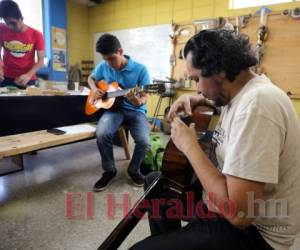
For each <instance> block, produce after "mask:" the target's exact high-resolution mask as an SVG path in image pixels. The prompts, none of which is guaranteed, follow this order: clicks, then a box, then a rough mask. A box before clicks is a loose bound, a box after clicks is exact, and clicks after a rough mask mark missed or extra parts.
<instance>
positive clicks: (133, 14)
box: [68, 0, 300, 117]
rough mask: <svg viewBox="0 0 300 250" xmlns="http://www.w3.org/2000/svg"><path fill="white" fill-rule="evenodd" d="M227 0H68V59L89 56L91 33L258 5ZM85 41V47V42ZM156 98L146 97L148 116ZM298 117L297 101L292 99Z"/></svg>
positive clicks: (282, 6) (236, 12)
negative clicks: (80, 1) (93, 1)
mask: <svg viewBox="0 0 300 250" xmlns="http://www.w3.org/2000/svg"><path fill="white" fill-rule="evenodd" d="M228 1H229V0H106V1H105V3H104V4H99V5H97V6H95V7H92V8H87V7H83V6H79V5H77V4H74V3H70V0H68V27H69V29H68V38H69V39H68V47H69V62H70V63H73V62H76V61H80V60H82V59H87V58H88V59H92V58H93V51H94V48H93V47H92V46H93V45H92V44H93V36H94V33H98V32H105V31H112V30H120V29H128V28H134V27H142V26H147V25H156V24H165V23H170V22H171V20H173V21H174V22H182V21H192V20H197V19H205V18H211V17H218V16H236V15H241V14H248V13H254V12H255V11H256V10H257V9H259V7H256V8H248V9H241V10H229V8H228V6H229V3H228ZM299 5H300V3H299V2H298V3H297V2H294V3H289V4H277V5H272V6H270V8H271V9H272V10H274V11H278V10H283V9H289V8H294V7H297V6H299ZM88 43H89V46H88V45H87V44H88ZM156 102H157V97H155V96H151V98H150V100H149V105H148V106H149V113H148V114H149V115H150V116H151V115H152V114H153V109H154V107H155V104H156ZM294 103H295V106H296V109H297V112H298V114H299V117H300V101H294Z"/></svg>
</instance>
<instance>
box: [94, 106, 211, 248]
mask: <svg viewBox="0 0 300 250" xmlns="http://www.w3.org/2000/svg"><path fill="white" fill-rule="evenodd" d="M214 114H215V109H213V108H212V107H208V106H199V107H197V108H196V109H195V110H194V111H193V114H192V116H190V117H185V118H183V121H184V122H185V123H186V124H187V125H188V124H189V123H192V122H193V123H195V125H196V126H195V129H196V132H197V135H198V137H199V138H198V139H199V143H200V145H201V147H202V149H203V150H204V152H205V153H206V154H209V153H210V149H211V146H210V142H211V140H210V139H208V138H207V136H206V131H207V129H208V126H209V123H210V121H211V118H212V116H213V115H214ZM193 183H194V172H193V168H192V166H191V164H190V163H189V161H188V159H187V158H186V157H185V155H184V154H183V153H182V152H181V151H179V150H178V149H177V147H176V146H175V144H174V143H173V141H172V139H170V140H169V142H168V144H167V146H166V149H165V153H164V157H163V166H162V170H161V174H160V175H159V176H158V177H157V178H156V179H155V180H154V182H153V183H152V184H151V185H150V186H149V187H148V188H147V190H146V191H145V193H144V194H143V195H142V197H141V198H140V199H139V200H138V201H137V202H136V203H135V205H134V206H133V208H132V209H131V210H130V211H129V212H128V214H127V215H126V216H125V217H124V218H123V219H122V220H121V222H120V223H119V224H118V225H117V226H116V227H115V229H114V230H113V231H112V232H111V233H110V235H109V236H108V237H107V238H106V239H105V240H104V242H103V243H102V244H101V245H100V247H99V248H98V250H116V249H118V247H119V246H120V245H121V244H122V242H123V241H124V240H125V238H126V237H127V236H128V235H129V233H130V232H131V231H132V229H133V228H134V227H135V226H136V225H137V223H138V222H139V221H140V219H141V218H142V217H143V215H144V214H145V213H146V212H147V208H145V207H144V204H145V203H147V202H145V201H150V200H151V199H153V198H157V197H158V196H159V195H161V194H163V193H165V192H168V193H170V192H171V193H172V194H174V197H177V198H179V199H181V200H185V198H186V197H185V194H186V193H187V192H188V191H189V190H190V189H191V188H190V187H191V186H192V185H193ZM136 215H138V216H136Z"/></svg>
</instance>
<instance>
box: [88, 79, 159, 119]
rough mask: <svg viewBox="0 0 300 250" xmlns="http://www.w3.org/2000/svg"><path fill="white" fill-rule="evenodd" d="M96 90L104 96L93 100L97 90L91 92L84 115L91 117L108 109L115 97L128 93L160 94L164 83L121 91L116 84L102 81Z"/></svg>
mask: <svg viewBox="0 0 300 250" xmlns="http://www.w3.org/2000/svg"><path fill="white" fill-rule="evenodd" d="M96 86H97V88H98V89H100V90H102V91H104V92H105V94H104V95H103V96H102V98H101V99H97V100H96V99H95V93H96V91H97V89H94V90H91V91H90V93H89V95H88V98H87V101H86V104H85V113H86V114H87V115H92V114H94V113H95V112H97V111H98V110H100V109H110V108H111V107H112V106H113V105H114V103H115V101H116V98H117V97H120V96H124V95H126V94H128V93H129V92H130V91H134V92H135V93H138V92H142V91H143V92H147V93H148V92H150V93H157V92H158V93H161V92H164V91H165V86H164V83H158V84H149V85H144V86H141V87H134V88H129V89H122V88H121V87H120V86H119V84H118V83H117V82H112V83H110V84H108V83H107V82H105V81H104V80H101V81H99V82H98V83H97V84H96Z"/></svg>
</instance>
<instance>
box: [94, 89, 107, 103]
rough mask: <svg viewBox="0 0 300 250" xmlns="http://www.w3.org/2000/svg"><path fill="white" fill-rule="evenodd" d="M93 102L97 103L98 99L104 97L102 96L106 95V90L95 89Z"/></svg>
mask: <svg viewBox="0 0 300 250" xmlns="http://www.w3.org/2000/svg"><path fill="white" fill-rule="evenodd" d="M93 92H94V93H93V103H95V102H96V101H98V100H100V99H102V97H103V96H104V95H105V93H106V92H105V91H103V90H101V89H94V90H93Z"/></svg>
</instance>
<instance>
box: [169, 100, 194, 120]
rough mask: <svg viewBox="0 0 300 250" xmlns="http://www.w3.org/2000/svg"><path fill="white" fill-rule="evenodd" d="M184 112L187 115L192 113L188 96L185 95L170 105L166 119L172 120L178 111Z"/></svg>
mask: <svg viewBox="0 0 300 250" xmlns="http://www.w3.org/2000/svg"><path fill="white" fill-rule="evenodd" d="M180 112H185V113H186V114H187V115H192V108H191V102H190V98H189V96H187V95H182V96H180V97H179V98H178V99H177V100H176V101H175V102H174V103H173V105H172V106H171V108H170V111H169V114H168V117H167V119H168V121H169V122H172V121H173V120H174V118H175V117H178V113H180Z"/></svg>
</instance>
